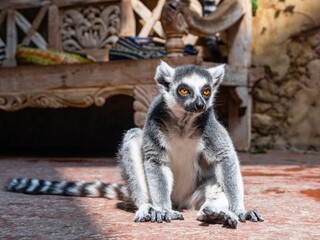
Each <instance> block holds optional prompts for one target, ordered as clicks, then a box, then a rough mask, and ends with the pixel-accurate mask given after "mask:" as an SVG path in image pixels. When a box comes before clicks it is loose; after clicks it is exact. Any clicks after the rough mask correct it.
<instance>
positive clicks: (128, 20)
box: [120, 0, 136, 37]
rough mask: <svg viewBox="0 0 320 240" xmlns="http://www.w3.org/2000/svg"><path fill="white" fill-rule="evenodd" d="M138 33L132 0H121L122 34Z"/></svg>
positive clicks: (133, 34)
mask: <svg viewBox="0 0 320 240" xmlns="http://www.w3.org/2000/svg"><path fill="white" fill-rule="evenodd" d="M135 35H136V19H135V17H134V12H133V9H132V5H131V0H122V1H121V31H120V36H129V37H132V36H135Z"/></svg>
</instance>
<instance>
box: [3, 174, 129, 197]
mask: <svg viewBox="0 0 320 240" xmlns="http://www.w3.org/2000/svg"><path fill="white" fill-rule="evenodd" d="M6 191H9V192H17V193H25V194H34V195H62V196H76V197H101V198H108V199H118V200H128V199H129V193H128V189H127V185H125V184H117V183H112V184H111V183H102V182H99V181H96V182H91V183H88V182H84V181H79V182H67V181H48V180H42V179H25V178H14V179H12V180H11V181H10V182H9V183H8V185H7V186H6Z"/></svg>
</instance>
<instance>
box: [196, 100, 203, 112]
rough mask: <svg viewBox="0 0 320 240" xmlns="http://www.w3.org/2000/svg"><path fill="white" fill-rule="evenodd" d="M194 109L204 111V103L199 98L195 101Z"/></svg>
mask: <svg viewBox="0 0 320 240" xmlns="http://www.w3.org/2000/svg"><path fill="white" fill-rule="evenodd" d="M196 109H197V110H203V109H204V102H203V100H202V99H201V98H198V99H197V100H196Z"/></svg>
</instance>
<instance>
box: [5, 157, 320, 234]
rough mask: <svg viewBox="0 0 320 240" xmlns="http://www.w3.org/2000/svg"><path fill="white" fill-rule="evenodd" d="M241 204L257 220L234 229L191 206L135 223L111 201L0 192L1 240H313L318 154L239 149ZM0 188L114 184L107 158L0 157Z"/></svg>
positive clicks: (318, 206) (115, 172) (319, 189)
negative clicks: (24, 181) (19, 180)
mask: <svg viewBox="0 0 320 240" xmlns="http://www.w3.org/2000/svg"><path fill="white" fill-rule="evenodd" d="M240 157H241V162H242V163H243V164H242V172H243V175H244V183H245V202H246V207H247V208H248V209H253V208H257V209H258V210H259V211H260V213H261V214H262V215H263V216H264V217H265V219H266V221H265V222H264V223H251V222H248V223H245V224H244V223H240V225H239V227H238V229H236V230H234V229H226V228H223V227H222V226H221V225H208V224H202V223H201V222H198V221H196V220H195V215H196V211H185V212H184V217H185V220H184V221H175V222H172V223H170V224H168V223H163V224H152V223H134V222H133V221H132V220H133V213H131V212H126V211H123V210H120V209H117V208H116V204H117V201H110V200H106V199H94V198H74V197H61V196H30V195H23V194H15V193H8V192H4V191H0V239H186V238H188V239H232V238H235V239H283V238H285V239H320V228H319V224H320V217H319V213H320V153H314V154H302V153H282V152H270V153H268V154H263V155H248V154H240ZM0 171H1V175H0V186H1V187H3V186H4V185H5V183H6V181H7V180H8V179H9V178H12V177H30V178H45V179H49V180H61V179H64V180H79V179H82V180H86V181H94V180H100V181H105V182H121V177H120V174H119V169H118V166H117V165H116V164H115V161H114V160H113V159H97V158H94V159H85V160H84V159H75V158H73V159H71V158H65V159H61V158H59V159H54V158H50V159H33V158H20V159H17V158H14V159H12V158H11V159H10V158H3V159H1V160H0Z"/></svg>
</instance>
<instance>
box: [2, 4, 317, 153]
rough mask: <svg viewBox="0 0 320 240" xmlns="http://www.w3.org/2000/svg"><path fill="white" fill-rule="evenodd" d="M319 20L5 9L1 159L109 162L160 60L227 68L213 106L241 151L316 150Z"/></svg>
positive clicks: (199, 8) (105, 7)
mask: <svg viewBox="0 0 320 240" xmlns="http://www.w3.org/2000/svg"><path fill="white" fill-rule="evenodd" d="M319 13H320V5H319V2H318V1H314V0H253V1H251V0H250V1H249V0H248V1H247V0H239V1H236V0H224V1H223V0H221V1H219V0H207V1H206V0H202V1H196V0H193V1H173V0H168V1H148V0H141V1H134V0H132V1H130V0H122V1H120V0H119V1H110V0H105V1H96V0H95V1H90V3H89V1H81V0H77V1H67V0H66V1H63V0H59V1H49V0H48V1H39V0H34V1H33V0H29V1H18V0H17V1H11V0H8V1H0V66H1V67H0V109H1V110H0V142H1V144H0V154H1V155H5V156H107V157H112V156H115V154H116V151H117V147H118V145H119V143H120V141H121V137H122V136H123V133H124V131H125V130H127V129H129V128H132V127H134V126H139V127H142V126H143V119H144V117H145V112H146V109H147V107H148V104H150V102H151V101H152V99H153V97H154V95H156V90H154V84H153V80H152V77H153V74H154V70H155V67H156V65H157V64H158V63H159V61H160V60H159V59H169V60H168V61H169V64H172V65H173V66H177V65H180V64H190V63H193V64H198V65H201V66H203V67H211V66H215V65H216V64H220V63H227V75H226V79H225V82H224V84H223V85H222V86H221V87H220V91H219V94H218V96H217V100H216V105H217V106H216V109H217V116H218V118H219V119H220V121H221V122H223V124H224V125H225V126H226V127H227V128H228V130H229V132H230V134H231V136H232V138H233V140H234V141H235V145H236V147H237V149H238V150H241V151H249V152H252V153H261V152H265V151H266V150H268V149H281V150H293V151H318V150H319V149H320V124H319V122H320V91H319V90H320V14H319ZM71 83H72V84H71ZM141 89H142V90H141Z"/></svg>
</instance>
